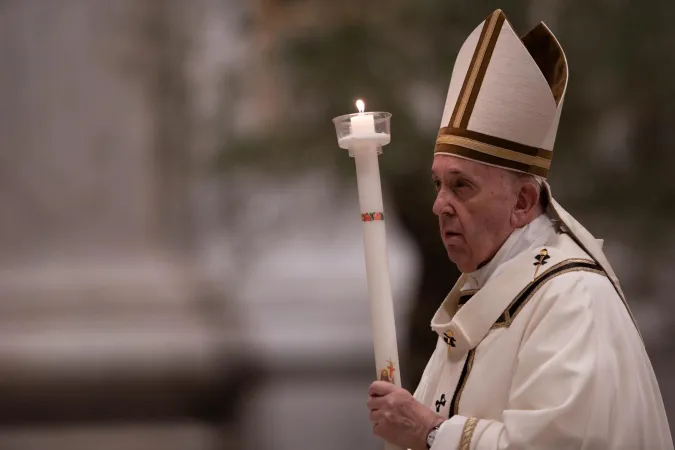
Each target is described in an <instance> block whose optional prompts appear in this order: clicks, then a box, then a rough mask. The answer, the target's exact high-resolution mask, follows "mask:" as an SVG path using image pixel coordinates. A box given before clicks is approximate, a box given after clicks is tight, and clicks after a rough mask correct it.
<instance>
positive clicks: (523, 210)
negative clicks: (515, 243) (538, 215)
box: [511, 182, 539, 228]
mask: <svg viewBox="0 0 675 450" xmlns="http://www.w3.org/2000/svg"><path fill="white" fill-rule="evenodd" d="M515 188H516V204H515V205H514V206H513V211H512V213H511V218H512V221H513V226H514V227H515V228H521V227H524V226H525V225H527V224H528V223H530V222H531V221H532V218H533V213H534V212H535V209H536V208H537V206H538V205H539V189H538V187H537V186H536V185H535V184H534V183H529V182H520V183H516V186H515Z"/></svg>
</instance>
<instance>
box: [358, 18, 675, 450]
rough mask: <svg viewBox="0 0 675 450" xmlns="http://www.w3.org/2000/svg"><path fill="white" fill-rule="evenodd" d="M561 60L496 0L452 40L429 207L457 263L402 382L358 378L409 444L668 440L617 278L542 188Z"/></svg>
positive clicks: (641, 445)
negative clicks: (429, 339)
mask: <svg viewBox="0 0 675 450" xmlns="http://www.w3.org/2000/svg"><path fill="white" fill-rule="evenodd" d="M567 78H568V69H567V61H566V59H565V55H564V53H563V50H562V48H561V47H560V45H559V43H558V41H557V40H556V39H555V37H554V36H553V34H552V33H551V32H550V31H549V29H548V28H547V27H546V26H545V25H544V24H540V25H538V26H537V27H535V28H534V29H533V30H532V31H530V32H529V33H528V34H527V35H525V36H524V37H523V38H519V37H518V36H517V35H516V34H515V32H514V31H513V29H512V27H511V25H510V24H509V22H508V21H507V20H506V18H505V16H504V14H503V13H502V12H501V11H495V12H494V13H493V14H492V15H490V16H489V17H488V18H487V19H486V20H485V22H483V24H482V25H480V26H479V27H478V28H476V30H475V31H474V32H473V33H472V34H471V35H470V36H469V38H468V39H467V41H466V42H465V43H464V45H463V47H462V48H461V50H460V52H459V55H458V57H457V61H456V63H455V68H454V71H453V74H452V79H451V82H450V89H449V92H448V97H447V101H446V105H445V111H444V114H443V120H442V123H441V126H442V128H441V129H440V132H439V135H438V138H437V141H436V148H435V155H434V160H433V166H432V169H431V171H432V178H433V182H434V184H435V187H436V191H437V193H438V194H437V198H436V201H435V203H434V206H433V212H434V213H435V214H436V215H437V216H438V218H439V226H440V231H441V238H442V241H443V244H444V245H445V247H446V249H447V252H448V256H449V258H450V259H451V260H452V261H453V262H454V263H455V264H457V267H458V268H459V269H460V271H461V272H462V274H463V275H462V276H461V277H460V279H459V281H458V282H457V284H456V285H455V287H454V288H453V290H452V291H451V292H450V294H449V295H448V297H447V298H446V299H445V301H444V302H443V303H442V304H441V306H440V308H439V309H438V312H437V313H436V315H435V316H434V317H433V319H432V322H431V327H432V329H433V330H434V331H435V332H436V333H438V336H439V339H438V344H437V346H436V350H435V352H434V354H433V355H432V357H431V360H430V361H429V363H428V365H427V367H426V369H425V371H424V374H423V376H422V380H421V382H420V385H419V387H418V389H417V391H416V392H415V395H414V397H413V396H412V395H410V393H408V392H407V391H405V390H403V389H401V388H399V387H396V386H394V385H392V384H389V383H387V382H383V381H376V382H375V383H373V384H372V385H371V387H370V392H369V394H370V395H369V398H368V406H369V408H370V410H371V414H370V418H371V421H372V424H373V430H374V433H375V434H376V435H377V436H380V437H382V438H383V439H385V440H387V441H389V442H391V443H393V444H395V445H399V446H402V447H405V448H410V449H413V450H424V449H432V450H454V449H461V450H469V449H471V450H493V449H495V450H496V449H526V448H527V449H627V450H628V449H631V450H637V449H645V450H651V449H654V450H656V449H659V450H663V449H672V448H673V443H672V438H671V435H670V431H669V427H668V421H667V419H666V415H665V411H664V407H663V402H662V399H661V394H660V392H659V388H658V384H657V382H656V379H655V377H654V373H653V370H652V367H651V364H650V362H649V358H648V356H647V353H646V351H645V348H644V345H643V342H642V340H641V337H640V334H639V332H638V330H637V327H636V326H635V322H634V320H633V317H632V315H631V313H630V310H629V308H628V306H627V304H626V302H625V299H624V295H623V292H622V291H621V288H620V286H619V282H618V280H617V278H616V276H615V274H614V272H613V270H612V268H611V267H610V265H609V263H608V262H607V259H606V258H605V255H604V254H603V252H602V245H601V242H599V241H596V240H595V239H594V238H593V237H592V236H591V235H590V233H589V232H588V231H586V230H585V229H584V228H583V227H582V226H581V225H580V224H579V223H578V222H577V221H576V220H574V218H572V217H571V216H570V215H569V214H568V213H566V212H565V211H564V210H563V209H562V208H561V207H560V205H558V203H556V201H555V200H554V199H553V197H552V196H551V192H550V187H549V185H548V184H547V183H546V181H545V179H546V176H547V174H548V169H549V167H550V163H551V159H552V155H553V142H554V140H555V136H556V132H557V128H558V121H559V119H560V112H561V109H562V104H563V99H564V96H565V90H566V87H567Z"/></svg>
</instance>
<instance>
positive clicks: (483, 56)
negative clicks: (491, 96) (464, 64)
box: [450, 10, 505, 128]
mask: <svg viewBox="0 0 675 450" xmlns="http://www.w3.org/2000/svg"><path fill="white" fill-rule="evenodd" d="M504 20H505V17H504V13H502V11H501V10H497V11H495V12H494V13H492V15H491V16H490V17H489V18H488V20H487V22H486V24H485V26H484V34H482V35H481V39H480V40H479V41H478V45H477V46H476V51H475V53H474V57H473V60H472V64H471V66H470V67H469V71H468V75H467V78H466V80H465V82H464V85H463V86H462V91H461V92H460V94H459V98H458V103H457V107H456V108H455V114H453V117H452V120H451V122H450V126H452V127H455V128H460V127H461V126H462V124H465V125H466V124H468V122H469V121H468V119H469V116H470V115H471V111H467V107H468V106H469V101H470V100H471V97H472V93H474V90H480V87H481V84H482V81H483V77H484V76H485V71H486V70H487V66H488V64H489V63H490V59H491V58H492V50H494V47H495V45H496V43H497V39H498V38H499V32H500V31H501V29H502V25H503V24H504ZM481 72H482V76H480V77H479V75H481ZM479 78H480V80H478V79H479ZM477 81H478V83H477ZM476 97H477V92H476V95H473V101H474V102H475V100H476ZM471 109H473V108H471ZM467 112H468V114H466V113H467ZM465 114H466V118H465Z"/></svg>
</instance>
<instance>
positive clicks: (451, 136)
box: [434, 127, 553, 178]
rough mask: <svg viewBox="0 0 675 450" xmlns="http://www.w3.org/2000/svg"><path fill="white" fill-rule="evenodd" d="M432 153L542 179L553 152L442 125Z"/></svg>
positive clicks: (549, 165)
mask: <svg viewBox="0 0 675 450" xmlns="http://www.w3.org/2000/svg"><path fill="white" fill-rule="evenodd" d="M434 154H447V155H455V156H460V157H463V158H467V159H472V160H475V161H477V162H482V163H485V164H490V165H492V166H497V167H503V168H505V169H509V170H515V171H518V172H523V173H529V174H531V175H537V176H540V177H543V178H546V176H547V175H548V171H549V169H550V167H551V159H552V158H553V152H552V151H549V150H545V149H542V148H537V147H531V146H528V145H524V144H520V143H518V142H513V141H509V140H507V139H501V138H496V137H494V136H489V135H486V134H482V133H478V132H475V131H471V130H465V129H459V128H451V127H444V128H441V130H440V132H439V134H438V137H437V138H436V147H435V148H434Z"/></svg>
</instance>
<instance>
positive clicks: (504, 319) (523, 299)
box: [491, 252, 606, 330]
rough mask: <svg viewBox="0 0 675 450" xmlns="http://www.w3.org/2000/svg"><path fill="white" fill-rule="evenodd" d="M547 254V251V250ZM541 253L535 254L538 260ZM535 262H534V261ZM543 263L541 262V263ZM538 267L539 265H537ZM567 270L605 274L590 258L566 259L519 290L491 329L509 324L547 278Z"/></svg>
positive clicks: (505, 326) (567, 271) (562, 273)
mask: <svg viewBox="0 0 675 450" xmlns="http://www.w3.org/2000/svg"><path fill="white" fill-rule="evenodd" d="M547 255H548V252H547ZM540 256H541V253H540V254H539V255H537V257H536V258H537V259H538V260H540V259H539V258H540ZM535 264H536V263H535ZM542 265H543V264H542ZM537 268H539V267H537ZM569 272H593V273H597V274H600V275H606V274H605V271H604V270H602V267H600V265H599V264H598V263H596V262H595V261H593V260H590V259H567V260H565V261H562V262H559V263H558V264H556V265H554V266H552V267H550V268H549V269H548V270H547V271H545V272H542V273H541V274H540V275H539V276H538V277H535V278H534V280H532V281H531V282H529V283H528V284H527V286H525V288H524V289H523V290H522V291H520V293H519V294H518V295H517V296H516V298H515V299H514V300H513V301H512V302H511V304H510V305H509V306H508V307H507V308H506V310H505V311H504V312H503V313H502V315H501V316H500V317H499V319H497V321H496V322H495V323H494V325H492V328H491V330H495V329H498V328H507V327H509V326H510V325H511V323H512V322H513V320H514V319H515V318H516V316H517V315H518V313H519V312H520V311H521V310H522V309H523V307H525V305H526V304H527V302H529V301H530V299H531V298H532V297H533V296H534V294H536V293H537V291H538V290H539V289H540V288H541V287H542V286H543V285H544V284H545V283H546V282H547V281H549V280H552V279H553V278H555V277H557V276H560V275H564V274H566V273H569Z"/></svg>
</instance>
